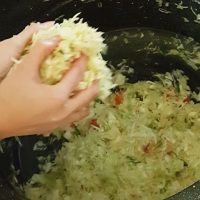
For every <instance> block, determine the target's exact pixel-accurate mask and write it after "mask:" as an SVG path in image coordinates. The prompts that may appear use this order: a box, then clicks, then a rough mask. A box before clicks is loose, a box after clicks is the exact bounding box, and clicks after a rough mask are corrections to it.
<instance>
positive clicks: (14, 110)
mask: <svg viewBox="0 0 200 200" xmlns="http://www.w3.org/2000/svg"><path fill="white" fill-rule="evenodd" d="M52 24H53V22H47V23H43V24H40V23H33V24H31V25H29V26H27V27H26V28H25V29H24V30H23V31H22V32H21V33H19V34H18V35H16V36H14V37H12V38H10V39H7V40H4V41H2V42H0V60H1V63H0V113H1V118H0V138H1V139H3V138H7V137H11V136H23V135H32V134H47V133H50V132H51V131H52V130H54V129H55V128H57V127H66V126H70V125H71V124H72V123H74V122H76V121H79V120H81V119H82V118H84V117H85V116H87V115H88V114H89V105H90V103H91V102H92V101H93V100H94V99H95V98H96V96H97V94H98V82H97V81H95V82H94V83H93V84H92V85H91V86H90V87H89V88H87V89H85V90H82V91H79V92H76V93H75V94H74V95H73V96H72V95H71V94H72V93H73V92H74V90H75V89H76V88H77V86H78V84H79V82H80V81H81V80H82V79H83V75H84V71H85V66H86V63H87V57H86V56H84V55H81V57H80V58H79V59H77V60H75V61H74V62H73V63H72V64H71V68H70V70H69V71H68V72H67V73H66V74H65V76H64V77H63V79H62V80H61V81H60V82H59V83H58V84H56V85H51V86H50V85H46V84H44V83H42V82H41V80H40V77H39V69H40V66H41V63H42V62H43V61H44V59H45V58H46V57H47V56H48V55H49V54H50V53H51V52H52V51H53V50H54V49H55V48H56V47H57V46H58V44H59V42H60V41H61V38H59V37H54V38H49V39H47V40H44V41H40V42H38V43H37V44H36V45H35V46H34V47H33V48H32V50H31V51H30V53H29V54H27V55H25V56H24V57H23V59H22V61H21V62H20V63H17V64H14V63H13V61H12V59H11V58H15V59H17V58H19V56H20V55H21V53H22V51H23V49H24V47H25V46H26V45H27V44H28V42H29V41H30V39H31V37H32V35H33V34H34V33H35V32H37V31H38V30H40V29H45V28H48V27H50V26H52Z"/></svg>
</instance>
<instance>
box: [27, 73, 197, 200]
mask: <svg viewBox="0 0 200 200" xmlns="http://www.w3.org/2000/svg"><path fill="white" fill-rule="evenodd" d="M157 79H158V80H157V81H139V82H137V83H134V84H128V83H125V84H124V85H122V86H120V88H119V91H116V92H115V93H113V94H112V95H110V97H109V98H108V99H107V100H106V101H105V102H104V103H102V102H96V103H95V105H94V107H93V109H92V112H91V114H90V116H89V117H88V118H87V119H85V120H83V121H81V122H80V123H78V124H77V129H78V132H77V131H75V130H74V129H70V130H67V131H66V135H67V137H68V140H69V142H67V143H65V144H64V145H63V147H62V149H61V150H60V151H59V153H58V154H57V157H56V159H55V161H54V162H53V163H52V167H51V169H50V170H46V171H42V172H41V173H40V174H35V175H34V176H33V177H32V179H31V180H30V182H29V183H28V184H27V185H26V187H25V192H26V195H27V197H28V199H30V200H35V199H38V200H39V199H40V200H77V199H79V200H94V199H95V200H141V199H142V200H150V199H154V200H157V199H158V200H159V199H164V198H166V197H168V196H170V195H173V194H175V193H177V192H178V191H180V190H182V189H184V188H185V187H187V186H189V185H191V184H192V183H193V182H195V181H197V180H198V179H199V178H200V154H199V152H200V145H199V144H200V134H199V130H200V104H199V103H198V102H197V100H196V99H195V98H196V97H197V96H198V94H194V93H192V92H191V90H190V88H189V86H188V84H187V80H188V78H187V77H186V76H185V75H183V73H182V72H181V71H178V70H177V71H174V72H172V73H166V74H160V75H157ZM119 92H120V94H121V95H122V97H121V98H122V99H121V101H120V103H118V104H116V102H115V100H116V94H117V95H118V94H119Z"/></svg>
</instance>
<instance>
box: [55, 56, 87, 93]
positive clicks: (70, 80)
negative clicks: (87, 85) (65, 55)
mask: <svg viewBox="0 0 200 200" xmlns="http://www.w3.org/2000/svg"><path fill="white" fill-rule="evenodd" d="M86 63H87V57H86V56H85V55H83V54H82V55H81V56H80V58H78V59H77V60H76V61H74V62H73V63H72V65H71V67H70V68H71V69H70V70H69V71H67V72H66V75H65V76H64V77H63V79H62V80H61V81H60V82H59V83H57V84H56V85H55V89H56V90H58V91H61V93H64V94H66V96H67V97H68V96H69V95H70V94H71V93H72V92H73V91H74V90H75V89H76V88H77V86H78V84H79V82H80V81H81V80H82V79H83V76H84V72H85V68H86Z"/></svg>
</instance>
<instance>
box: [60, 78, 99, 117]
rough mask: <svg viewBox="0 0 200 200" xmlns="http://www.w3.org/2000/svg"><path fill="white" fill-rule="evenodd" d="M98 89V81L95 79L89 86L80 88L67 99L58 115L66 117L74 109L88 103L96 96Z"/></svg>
mask: <svg viewBox="0 0 200 200" xmlns="http://www.w3.org/2000/svg"><path fill="white" fill-rule="evenodd" d="M98 90H99V87H98V82H96V81H95V82H94V83H93V84H92V85H91V86H90V87H89V88H87V89H86V90H82V91H81V92H79V94H77V95H76V96H74V97H73V98H71V99H68V101H67V103H66V104H65V105H64V108H63V109H62V111H60V115H62V116H66V117H67V116H69V115H70V114H71V113H73V112H74V111H76V110H79V109H81V108H82V107H84V106H85V105H89V104H90V102H91V101H92V100H94V99H95V98H96V96H97V94H98Z"/></svg>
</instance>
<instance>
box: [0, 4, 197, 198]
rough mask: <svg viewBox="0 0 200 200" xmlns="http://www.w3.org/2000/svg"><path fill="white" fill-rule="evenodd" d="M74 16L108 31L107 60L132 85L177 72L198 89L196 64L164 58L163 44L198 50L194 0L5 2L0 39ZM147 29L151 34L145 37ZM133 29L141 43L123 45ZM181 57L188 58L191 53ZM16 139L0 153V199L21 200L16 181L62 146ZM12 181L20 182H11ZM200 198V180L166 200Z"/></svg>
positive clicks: (0, 15) (0, 17)
mask: <svg viewBox="0 0 200 200" xmlns="http://www.w3.org/2000/svg"><path fill="white" fill-rule="evenodd" d="M78 12H81V14H80V16H81V17H83V18H84V20H85V21H87V22H88V23H89V25H91V26H93V27H98V28H99V30H101V31H104V32H105V33H106V34H105V38H106V43H107V44H108V45H109V48H108V53H107V54H106V55H105V58H106V59H107V60H108V61H109V62H112V64H117V63H118V62H120V60H121V59H126V60H127V62H128V64H129V65H130V66H131V67H133V68H134V70H135V73H134V76H132V77H129V80H130V81H131V82H136V81H138V80H147V79H148V80H149V79H151V78H152V75H153V74H154V73H155V72H165V71H171V70H172V69H174V68H180V69H182V70H183V71H184V72H185V73H186V74H187V75H188V76H189V77H190V82H189V84H190V86H191V87H192V89H193V90H197V91H199V86H200V65H195V68H194V66H193V67H192V66H191V65H190V63H188V60H187V59H183V58H182V57H180V56H171V55H168V54H167V52H168V50H170V49H171V48H176V46H173V45H172V46H170V45H169V44H166V43H165V41H168V42H169V40H170V38H176V37H177V38H179V36H180V35H181V39H180V40H181V41H182V42H183V44H184V50H187V51H188V52H190V51H191V48H192V47H193V46H198V47H199V48H198V49H200V45H199V42H200V34H199V33H200V25H199V22H200V20H199V19H198V17H199V16H198V12H200V3H199V2H198V1H197V0H183V1H182V4H180V1H178V0H173V1H172V0H163V1H159V0H85V1H81V0H46V1H45V0H29V1H27V0H12V1H4V2H1V6H0V27H1V31H0V39H1V40H3V39H5V38H8V37H11V36H12V35H13V34H16V33H18V32H19V31H20V30H22V29H23V27H24V26H26V25H27V24H29V23H30V22H32V21H40V22H43V21H48V20H56V21H58V22H60V21H62V19H63V18H69V17H72V16H73V15H74V14H76V13H78ZM149 29H151V30H152V31H153V32H154V33H155V34H154V35H151V34H150V35H148V33H149V32H148V31H147V30H149ZM122 30H123V31H122ZM133 31H134V33H136V32H141V31H143V32H144V33H145V34H144V38H143V40H140V39H139V38H137V37H136V38H132V39H131V38H128V39H129V40H130V42H129V43H124V42H123V39H124V37H125V36H124V35H123V34H124V32H126V33H131V32H133ZM166 34H167V36H166ZM177 34H178V35H177ZM114 36H118V39H117V40H115V41H113V40H112V38H113V37H114ZM188 37H191V38H193V39H194V41H191V43H189V44H188V43H187V42H185V41H186V40H187V39H186V38H188ZM151 41H154V45H155V47H156V48H157V47H159V50H161V52H162V53H160V52H155V51H146V50H145V47H146V46H147V44H149V43H150V42H151ZM119 47H120V48H119ZM141 49H142V50H141ZM138 50H139V51H138ZM185 56H186V58H187V56H188V59H189V55H185ZM133 61H134V62H133ZM155 63H156V64H155ZM148 66H151V67H148ZM163 66H165V67H163ZM40 139H42V140H43V141H44V142H45V143H46V144H47V149H46V150H45V151H44V152H33V150H32V149H33V146H34V144H35V143H36V142H37V141H38V140H40ZM20 141H21V144H20V143H19V142H17V141H16V140H15V139H14V138H11V139H7V140H4V141H3V143H4V144H3V146H4V153H1V154H0V200H4V199H5V200H11V199H15V200H18V199H20V200H21V199H24V197H23V192H22V191H21V190H20V188H17V187H16V185H17V184H18V183H17V182H19V184H23V183H25V182H26V181H27V180H28V179H29V178H30V177H31V176H32V175H33V173H36V172H38V171H39V169H38V166H37V157H38V156H40V155H48V154H52V152H55V151H57V150H59V148H60V146H61V143H62V141H56V140H53V137H50V138H41V137H39V136H29V137H21V138H20ZM52 141H53V142H52ZM1 143H2V142H1ZM18 169H19V170H20V171H19V172H18V171H17V170H18ZM13 174H14V175H15V176H13ZM14 177H15V178H17V179H18V180H17V181H15V178H14ZM199 196H200V182H196V183H194V185H192V186H191V187H189V188H187V189H185V190H184V191H182V192H180V193H178V194H176V195H174V196H172V197H170V198H169V199H170V200H179V199H180V200H190V199H191V200H197V199H199Z"/></svg>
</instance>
